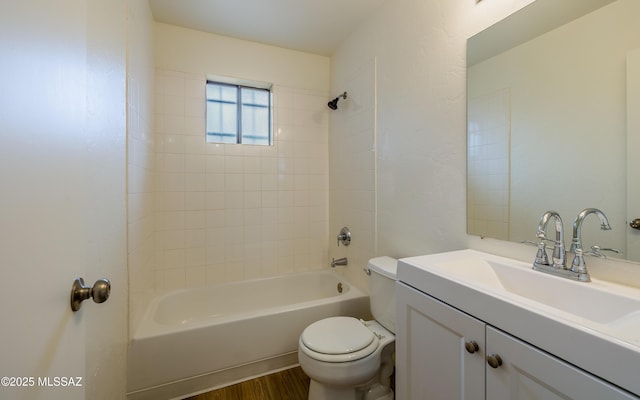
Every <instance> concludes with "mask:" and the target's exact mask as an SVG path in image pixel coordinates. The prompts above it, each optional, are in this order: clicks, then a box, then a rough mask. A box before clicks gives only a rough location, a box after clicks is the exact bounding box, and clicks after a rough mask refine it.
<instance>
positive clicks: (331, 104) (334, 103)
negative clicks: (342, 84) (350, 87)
mask: <svg viewBox="0 0 640 400" xmlns="http://www.w3.org/2000/svg"><path fill="white" fill-rule="evenodd" d="M340 97H342V98H343V99H345V100H346V99H347V92H344V93H342V94H341V95H340V96H338V97H336V98H335V99H333V100H331V101H330V102H328V103H327V106H329V108H330V109H332V110H337V109H338V100H340Z"/></svg>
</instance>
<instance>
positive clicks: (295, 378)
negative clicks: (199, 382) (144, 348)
mask: <svg viewBox="0 0 640 400" xmlns="http://www.w3.org/2000/svg"><path fill="white" fill-rule="evenodd" d="M308 397H309V378H308V377H307V376H306V375H305V374H304V372H302V369H301V368H300V367H297V368H292V369H287V370H284V371H280V372H277V373H275V374H271V375H266V376H263V377H260V378H256V379H252V380H250V381H246V382H241V383H238V384H236V385H232V386H228V387H225V388H222V389H218V390H214V391H212V392H208V393H203V394H200V395H197V396H194V397H189V398H188V399H186V400H307V398H308Z"/></svg>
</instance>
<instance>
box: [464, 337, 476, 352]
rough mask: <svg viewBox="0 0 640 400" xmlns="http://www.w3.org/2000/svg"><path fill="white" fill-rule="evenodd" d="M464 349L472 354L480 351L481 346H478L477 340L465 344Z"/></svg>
mask: <svg viewBox="0 0 640 400" xmlns="http://www.w3.org/2000/svg"><path fill="white" fill-rule="evenodd" d="M464 348H465V349H467V351H468V352H469V353H471V354H473V353H475V352H476V351H478V350H480V346H478V343H477V342H476V341H475V340H469V341H468V342H465V343H464Z"/></svg>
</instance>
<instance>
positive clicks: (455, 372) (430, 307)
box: [396, 283, 485, 400]
mask: <svg viewBox="0 0 640 400" xmlns="http://www.w3.org/2000/svg"><path fill="white" fill-rule="evenodd" d="M397 313H398V315H397V326H396V327H397V332H396V338H397V339H396V398H398V399H404V400H455V399H464V400H482V399H484V398H485V397H484V390H485V389H484V384H485V383H484V382H485V377H484V374H485V372H484V370H485V366H484V354H485V352H484V336H485V332H484V326H485V324H484V322H482V321H479V320H477V319H475V318H473V317H471V316H469V315H467V314H464V313H462V312H460V311H458V310H456V309H454V308H452V307H450V306H448V305H446V304H444V303H442V302H440V301H438V300H436V299H434V298H432V297H430V296H427V295H426V294H424V293H422V292H420V291H418V290H415V289H413V288H411V287H409V286H406V285H404V284H402V283H400V284H398V298H397ZM467 347H469V349H467Z"/></svg>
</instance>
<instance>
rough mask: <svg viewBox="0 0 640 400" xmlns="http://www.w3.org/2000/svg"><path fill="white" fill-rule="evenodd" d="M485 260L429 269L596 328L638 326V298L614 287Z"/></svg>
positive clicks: (476, 256)
mask: <svg viewBox="0 0 640 400" xmlns="http://www.w3.org/2000/svg"><path fill="white" fill-rule="evenodd" d="M449 254H450V255H451V254H452V253H449ZM487 256H489V255H485V254H484V253H480V252H474V253H472V254H467V255H466V256H462V257H460V255H458V256H455V257H452V258H451V259H449V260H447V259H444V260H441V261H440V262H437V263H434V264H432V266H433V268H434V270H440V272H441V273H442V274H444V275H452V276H455V278H456V279H459V280H461V281H463V282H467V283H469V284H475V285H478V286H482V287H484V288H486V289H487V290H490V291H492V292H496V293H499V292H501V291H502V292H508V294H510V295H515V296H519V297H523V298H526V299H529V300H532V301H535V302H538V303H541V304H544V305H546V306H549V307H552V308H555V309H557V310H560V311H563V312H566V313H569V314H572V315H575V316H578V317H581V318H585V319H588V320H591V321H593V322H596V323H599V324H610V325H614V326H615V325H616V324H618V325H625V326H626V325H628V323H629V322H631V321H628V320H629V319H631V320H637V321H638V323H640V297H638V298H632V297H627V296H621V295H619V294H617V293H615V292H613V290H615V288H614V287H611V288H603V287H602V286H603V285H602V284H599V283H596V284H592V283H586V282H576V281H572V280H570V279H566V278H562V277H557V276H553V275H549V274H545V273H542V272H539V271H534V270H532V269H531V266H530V265H529V264H526V263H523V262H519V261H516V260H508V262H505V261H502V260H500V261H498V260H496V259H492V258H490V257H487ZM607 289H609V290H607ZM638 327H640V325H638Z"/></svg>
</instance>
